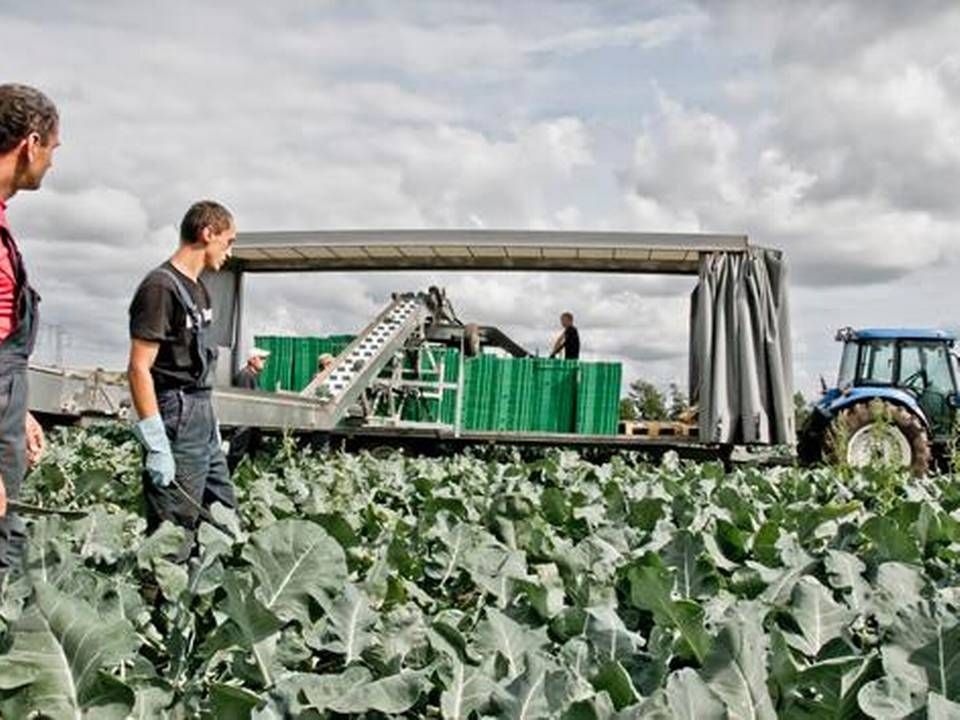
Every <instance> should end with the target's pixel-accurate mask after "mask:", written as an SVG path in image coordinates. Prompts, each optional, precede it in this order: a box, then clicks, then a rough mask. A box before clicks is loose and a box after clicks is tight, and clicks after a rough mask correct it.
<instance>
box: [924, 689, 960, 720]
mask: <svg viewBox="0 0 960 720" xmlns="http://www.w3.org/2000/svg"><path fill="white" fill-rule="evenodd" d="M957 718H960V702H953V701H951V700H947V699H946V698H945V697H944V696H943V695H941V694H940V693H930V694H929V695H928V696H927V720H957Z"/></svg>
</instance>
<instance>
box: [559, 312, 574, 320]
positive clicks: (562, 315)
mask: <svg viewBox="0 0 960 720" xmlns="http://www.w3.org/2000/svg"><path fill="white" fill-rule="evenodd" d="M567 318H569V319H570V322H573V313H572V312H565V313H561V314H560V319H561V320H565V319H567Z"/></svg>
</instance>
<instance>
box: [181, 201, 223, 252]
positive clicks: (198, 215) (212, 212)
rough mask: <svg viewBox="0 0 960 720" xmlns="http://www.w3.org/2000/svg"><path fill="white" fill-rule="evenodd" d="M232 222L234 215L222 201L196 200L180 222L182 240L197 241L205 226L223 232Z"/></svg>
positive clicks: (183, 241) (216, 231)
mask: <svg viewBox="0 0 960 720" xmlns="http://www.w3.org/2000/svg"><path fill="white" fill-rule="evenodd" d="M232 222H233V215H232V214H231V213H230V211H229V210H227V209H226V208H225V207H224V206H223V205H221V204H220V203H218V202H214V201H213V200H201V201H200V202H195V203H194V204H193V205H191V206H190V209H189V210H187V214H186V215H184V216H183V221H182V222H181V223H180V242H182V243H195V242H197V240H199V239H200V233H202V232H203V229H204V228H207V227H208V228H210V229H211V230H212V231H213V232H215V233H221V232H223V231H224V230H226V229H227V228H228V227H230V224H231V223H232Z"/></svg>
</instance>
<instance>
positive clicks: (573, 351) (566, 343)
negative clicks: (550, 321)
mask: <svg viewBox="0 0 960 720" xmlns="http://www.w3.org/2000/svg"><path fill="white" fill-rule="evenodd" d="M560 326H561V327H562V328H563V330H561V331H560V334H559V335H558V336H557V339H556V341H554V343H553V351H552V352H551V353H550V357H556V356H557V355H559V354H560V353H561V352H562V353H563V357H564V359H566V360H577V359H579V357H580V333H579V331H578V330H577V328H576V326H575V325H574V324H573V313H571V312H565V313H563V314H562V315H561V316H560Z"/></svg>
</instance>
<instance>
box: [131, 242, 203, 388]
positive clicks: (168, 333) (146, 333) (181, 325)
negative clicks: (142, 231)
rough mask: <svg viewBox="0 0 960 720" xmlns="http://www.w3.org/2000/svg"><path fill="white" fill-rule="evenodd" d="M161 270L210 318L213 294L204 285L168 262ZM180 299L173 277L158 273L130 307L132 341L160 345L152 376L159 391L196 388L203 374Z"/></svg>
mask: <svg viewBox="0 0 960 720" xmlns="http://www.w3.org/2000/svg"><path fill="white" fill-rule="evenodd" d="M161 267H164V268H166V269H167V270H169V271H172V272H173V273H174V274H175V275H176V276H177V277H178V278H179V279H180V281H181V282H182V283H183V285H184V287H185V288H187V290H188V291H189V292H190V296H191V297H192V298H193V301H194V302H195V303H196V305H197V309H198V310H200V312H202V313H204V311H206V312H205V313H204V314H205V315H207V316H209V313H210V294H209V293H208V292H207V288H206V287H205V286H204V284H203V283H202V282H194V281H193V280H191V279H190V278H189V277H187V276H186V275H184V274H183V273H182V272H180V271H179V270H177V269H176V268H175V267H174V266H173V265H172V264H171V263H170V262H169V261H167V262H165V263H164V264H163V265H162V266H161ZM188 317H189V314H188V313H187V310H186V308H184V307H183V303H182V302H180V299H179V296H178V295H177V289H176V286H175V285H174V281H173V279H172V278H171V277H169V276H168V275H166V274H165V273H162V272H159V270H154V271H152V272H151V273H150V274H149V275H147V276H146V277H145V278H144V279H143V282H141V283H140V287H138V288H137V292H136V294H134V296H133V301H132V302H131V303H130V337H131V338H137V339H138V340H149V341H151V342H158V343H160V350H159V352H158V353H157V359H156V361H155V362H154V363H153V368H152V369H151V371H150V372H151V374H152V375H153V384H154V386H155V387H156V389H157V391H161V390H176V389H178V388H182V387H186V386H189V385H193V384H195V383H196V382H197V381H198V380H199V379H200V375H201V373H202V372H203V366H202V364H201V362H200V356H199V353H198V351H197V348H196V347H195V344H196V343H195V341H194V333H193V330H192V320H190V321H189V322H188Z"/></svg>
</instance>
